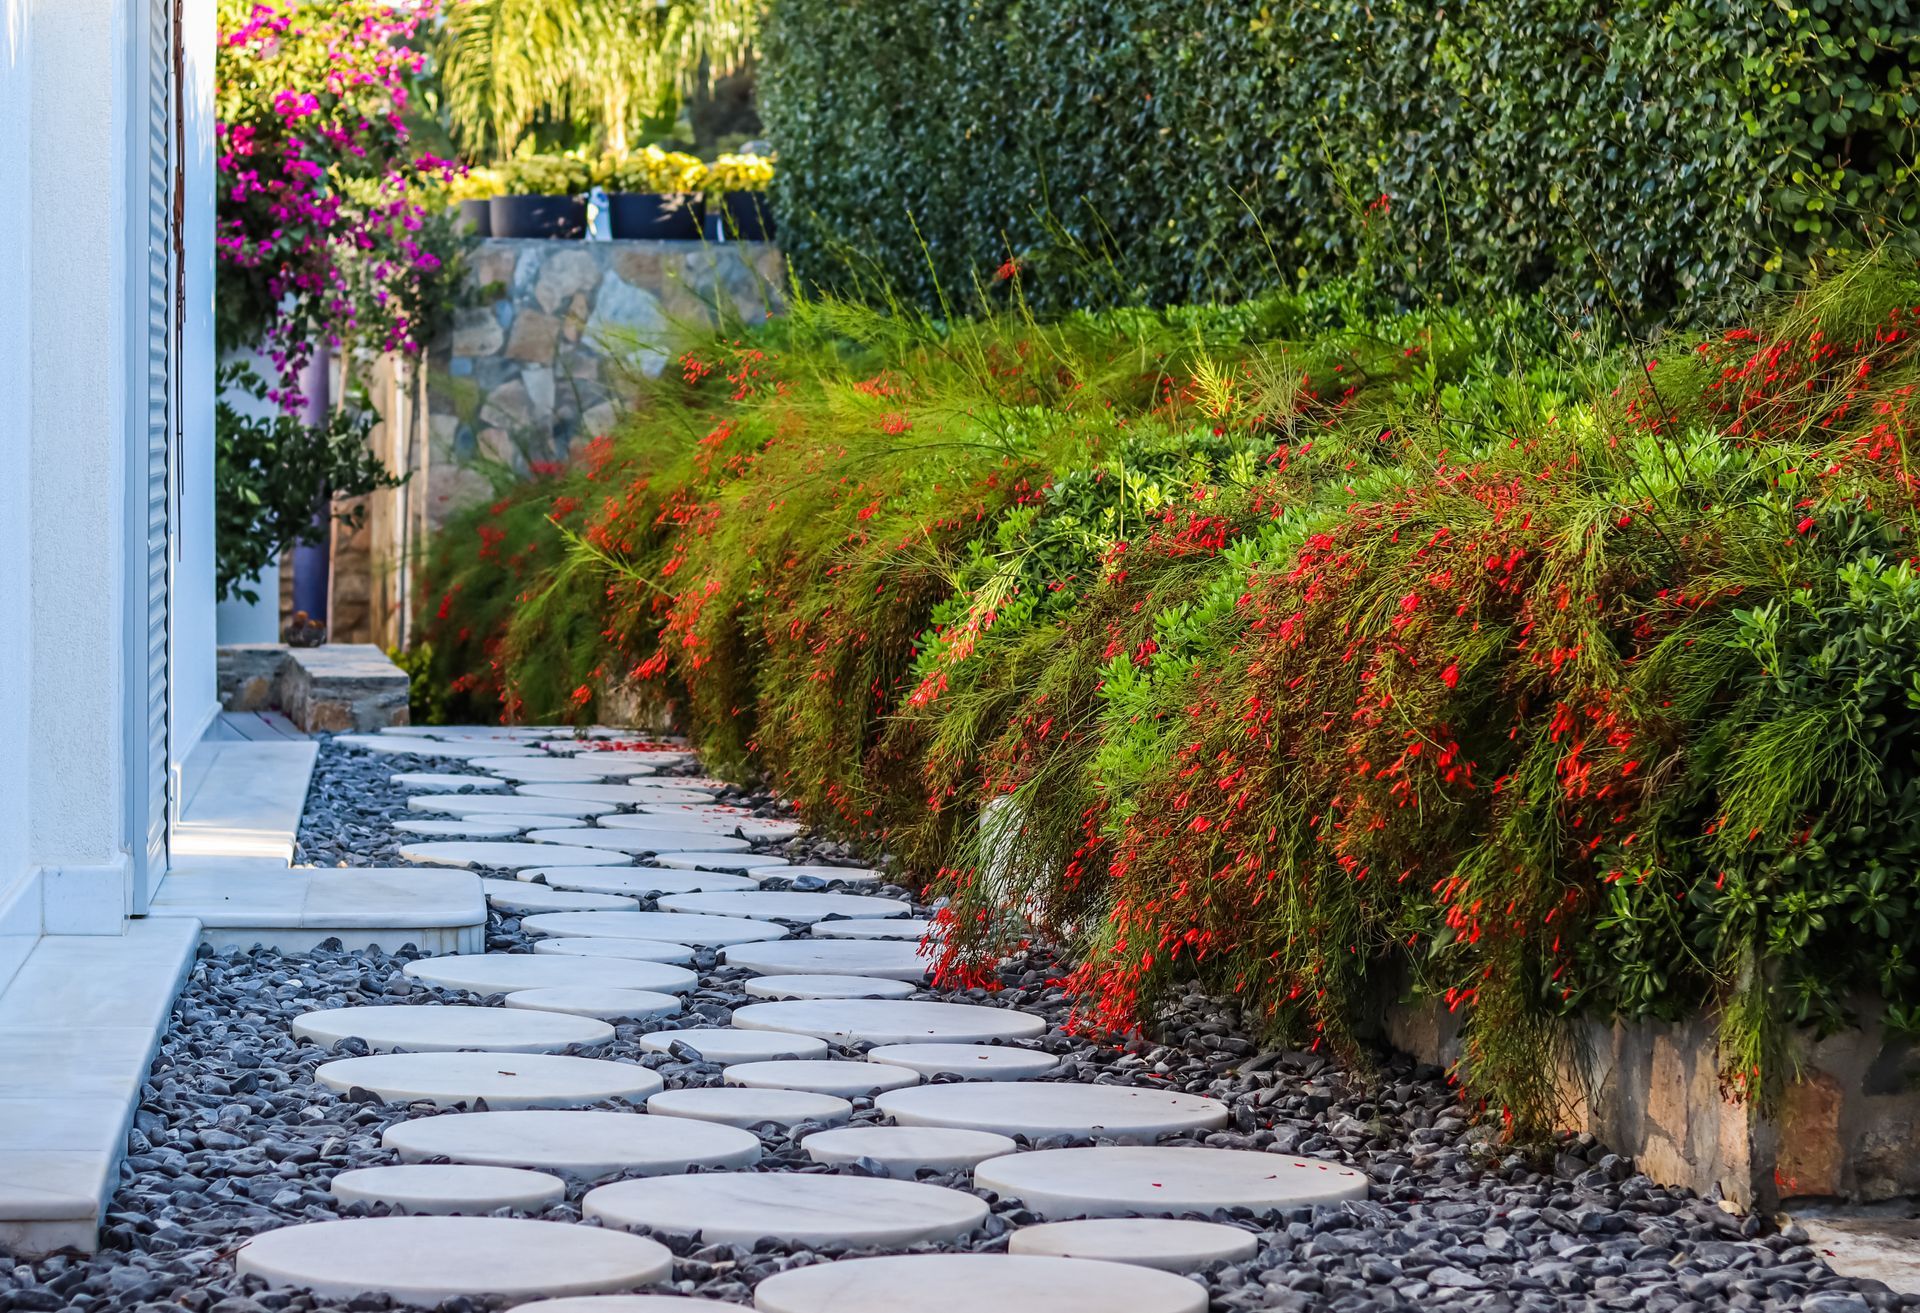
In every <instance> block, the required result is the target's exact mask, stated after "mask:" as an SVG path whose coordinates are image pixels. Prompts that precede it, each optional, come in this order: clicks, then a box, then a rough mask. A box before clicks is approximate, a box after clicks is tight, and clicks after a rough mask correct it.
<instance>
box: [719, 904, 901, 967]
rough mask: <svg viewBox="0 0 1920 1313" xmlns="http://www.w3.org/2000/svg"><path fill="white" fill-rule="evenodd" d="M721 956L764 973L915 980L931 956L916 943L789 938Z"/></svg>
mask: <svg viewBox="0 0 1920 1313" xmlns="http://www.w3.org/2000/svg"><path fill="white" fill-rule="evenodd" d="M803 896H805V897H813V896H814V895H803ZM724 957H725V960H726V964H727V965H728V966H730V967H745V968H746V969H747V970H749V971H757V972H759V973H760V974H762V975H767V976H878V977H880V978H881V979H883V980H910V981H916V982H917V981H922V980H925V979H926V978H927V972H928V971H930V970H932V968H933V962H932V960H931V959H929V958H924V957H922V956H920V946H919V945H918V944H901V943H887V942H885V941H873V940H860V939H813V938H807V939H793V940H789V941H787V942H786V943H782V944H778V945H775V944H766V945H759V946H755V947H751V948H729V949H728V950H727V952H726V953H725V954H724Z"/></svg>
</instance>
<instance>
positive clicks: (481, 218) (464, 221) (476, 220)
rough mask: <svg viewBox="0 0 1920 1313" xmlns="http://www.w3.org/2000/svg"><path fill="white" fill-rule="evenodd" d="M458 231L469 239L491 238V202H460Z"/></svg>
mask: <svg viewBox="0 0 1920 1313" xmlns="http://www.w3.org/2000/svg"><path fill="white" fill-rule="evenodd" d="M460 231H462V232H464V233H466V234H467V235H468V236H469V237H491V236H493V202H492V201H489V200H478V201H461V202H460Z"/></svg>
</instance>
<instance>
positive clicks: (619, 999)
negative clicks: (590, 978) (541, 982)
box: [506, 985, 680, 1021]
mask: <svg viewBox="0 0 1920 1313" xmlns="http://www.w3.org/2000/svg"><path fill="white" fill-rule="evenodd" d="M506 1004H507V1006H508V1007H510V1008H527V1009H531V1010H533V1011H536V1012H564V1013H566V1014H567V1015H568V1016H573V1017H591V1018H593V1019H595V1020H597V1021H644V1020H646V1019H647V1018H649V1017H670V1016H673V1015H674V1014H676V1013H677V1012H679V1011H680V1000H679V999H678V998H675V997H674V996H673V995H672V994H659V993H655V992H654V991H652V990H648V989H609V988H607V987H606V986H604V985H563V986H560V987H557V988H547V989H522V990H516V991H515V992H514V993H511V994H509V995H507V997H506Z"/></svg>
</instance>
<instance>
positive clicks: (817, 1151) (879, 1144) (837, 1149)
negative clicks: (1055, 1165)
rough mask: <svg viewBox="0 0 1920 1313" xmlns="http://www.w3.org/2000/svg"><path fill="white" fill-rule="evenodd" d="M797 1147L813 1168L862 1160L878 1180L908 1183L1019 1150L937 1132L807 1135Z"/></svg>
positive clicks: (902, 1129) (988, 1138)
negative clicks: (928, 1171)
mask: <svg viewBox="0 0 1920 1313" xmlns="http://www.w3.org/2000/svg"><path fill="white" fill-rule="evenodd" d="M800 1147H801V1148H803V1149H805V1150H806V1151H807V1155H808V1156H809V1157H811V1158H812V1159H813V1160H814V1161H815V1162H817V1163H827V1164H829V1165H831V1166H834V1167H844V1166H846V1165H847V1164H849V1163H855V1162H860V1161H862V1160H864V1161H866V1162H867V1163H869V1164H878V1165H879V1167H880V1170H881V1174H882V1175H885V1176H903V1177H906V1178H908V1179H909V1180H911V1179H912V1178H913V1174H914V1173H915V1172H917V1171H919V1170H920V1169H921V1168H923V1167H930V1168H932V1169H933V1170H934V1171H936V1172H956V1171H963V1170H968V1171H970V1170H972V1168H973V1165H974V1164H975V1163H979V1162H984V1161H986V1160H987V1159H989V1158H998V1157H1000V1156H1001V1155H1002V1154H1009V1153H1012V1152H1014V1151H1015V1150H1016V1149H1017V1148H1019V1146H1018V1145H1016V1144H1015V1143H1014V1142H1013V1138H1012V1137H1011V1136H1007V1135H997V1134H995V1133H994V1132H992V1131H956V1130H950V1129H948V1128H946V1127H943V1126H840V1127H836V1128H834V1129H833V1130H830V1131H817V1132H815V1133H814V1134H812V1135H809V1136H808V1137H807V1138H806V1139H804V1140H802V1141H800Z"/></svg>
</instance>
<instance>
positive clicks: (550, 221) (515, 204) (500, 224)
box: [487, 196, 587, 240]
mask: <svg viewBox="0 0 1920 1313" xmlns="http://www.w3.org/2000/svg"><path fill="white" fill-rule="evenodd" d="M487 206H488V209H489V212H490V217H491V219H492V222H493V236H495V237H560V238H572V239H574V240H578V239H579V238H582V237H585V236H586V235H587V203H586V201H585V200H583V199H581V198H580V197H578V196H496V197H494V198H493V199H492V200H490V201H488V202H487Z"/></svg>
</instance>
